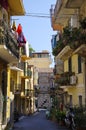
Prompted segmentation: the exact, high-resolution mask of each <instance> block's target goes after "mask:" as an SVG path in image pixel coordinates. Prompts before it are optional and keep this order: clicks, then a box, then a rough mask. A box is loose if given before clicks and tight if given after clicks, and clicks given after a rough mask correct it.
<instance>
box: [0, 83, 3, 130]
mask: <svg viewBox="0 0 86 130" xmlns="http://www.w3.org/2000/svg"><path fill="white" fill-rule="evenodd" d="M0 106H1V108H0V130H2V111H3V96H2V91H1V86H0Z"/></svg>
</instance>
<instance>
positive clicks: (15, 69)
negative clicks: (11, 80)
mask: <svg viewBox="0 0 86 130" xmlns="http://www.w3.org/2000/svg"><path fill="white" fill-rule="evenodd" d="M10 69H11V70H14V71H23V70H22V69H20V68H18V67H16V66H10Z"/></svg>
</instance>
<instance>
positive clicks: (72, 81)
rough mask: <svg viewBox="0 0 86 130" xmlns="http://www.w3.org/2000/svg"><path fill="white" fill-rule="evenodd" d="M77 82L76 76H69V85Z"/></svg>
mask: <svg viewBox="0 0 86 130" xmlns="http://www.w3.org/2000/svg"><path fill="white" fill-rule="evenodd" d="M76 82H77V77H76V76H74V75H73V76H70V84H71V85H75V84H76Z"/></svg>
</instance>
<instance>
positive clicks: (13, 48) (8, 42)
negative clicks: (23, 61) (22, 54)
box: [0, 20, 19, 63]
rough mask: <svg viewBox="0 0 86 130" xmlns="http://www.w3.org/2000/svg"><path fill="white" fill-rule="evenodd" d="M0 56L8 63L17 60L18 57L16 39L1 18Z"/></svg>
mask: <svg viewBox="0 0 86 130" xmlns="http://www.w3.org/2000/svg"><path fill="white" fill-rule="evenodd" d="M0 57H1V58H2V59H4V60H5V61H7V62H8V63H10V62H18V58H19V50H18V46H17V40H16V38H15V36H14V35H13V34H12V32H11V31H10V29H9V28H8V25H7V24H6V23H5V21H3V20H0Z"/></svg>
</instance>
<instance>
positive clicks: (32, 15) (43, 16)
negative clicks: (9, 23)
mask: <svg viewBox="0 0 86 130" xmlns="http://www.w3.org/2000/svg"><path fill="white" fill-rule="evenodd" d="M25 16H30V17H39V18H50V15H49V14H43V13H26V14H25Z"/></svg>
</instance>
